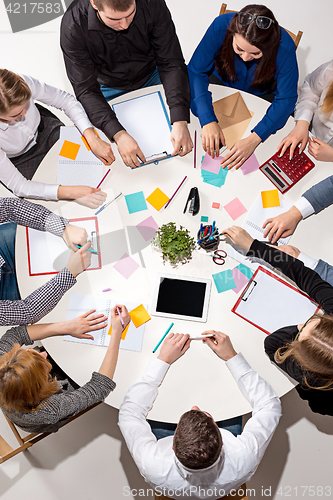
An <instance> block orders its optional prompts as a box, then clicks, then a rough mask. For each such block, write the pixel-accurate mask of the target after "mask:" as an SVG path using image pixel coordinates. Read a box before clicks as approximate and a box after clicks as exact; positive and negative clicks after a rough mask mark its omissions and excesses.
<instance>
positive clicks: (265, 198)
mask: <svg viewBox="0 0 333 500" xmlns="http://www.w3.org/2000/svg"><path fill="white" fill-rule="evenodd" d="M261 199H262V206H263V208H270V207H279V206H280V198H279V191H278V190H277V189H271V190H270V191H261Z"/></svg>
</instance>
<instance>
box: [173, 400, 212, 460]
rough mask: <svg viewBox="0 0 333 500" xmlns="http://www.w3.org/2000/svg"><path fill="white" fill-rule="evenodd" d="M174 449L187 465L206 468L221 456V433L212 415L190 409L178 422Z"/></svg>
mask: <svg viewBox="0 0 333 500" xmlns="http://www.w3.org/2000/svg"><path fill="white" fill-rule="evenodd" d="M173 449H174V452H175V455H176V457H177V458H178V460H179V461H180V462H181V463H182V464H183V465H185V467H188V468H189V469H206V468H207V467H209V466H210V465H213V464H214V463H215V462H216V460H217V459H218V457H219V456H220V453H221V449H222V437H221V433H220V431H219V429H218V427H217V425H216V423H215V422H214V420H213V419H212V417H209V416H208V415H206V414H205V413H204V412H202V411H199V410H190V411H188V412H186V413H184V414H183V415H182V416H181V418H180V420H179V422H178V425H177V428H176V431H175V435H174V438H173Z"/></svg>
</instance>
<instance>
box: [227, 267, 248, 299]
mask: <svg viewBox="0 0 333 500" xmlns="http://www.w3.org/2000/svg"><path fill="white" fill-rule="evenodd" d="M231 274H232V276H233V278H234V281H235V283H236V288H233V291H234V292H235V293H238V292H240V291H241V290H242V288H244V286H245V285H246V284H247V283H248V282H249V278H247V277H246V276H245V274H243V273H242V272H240V270H239V269H237V267H235V268H234V269H231Z"/></svg>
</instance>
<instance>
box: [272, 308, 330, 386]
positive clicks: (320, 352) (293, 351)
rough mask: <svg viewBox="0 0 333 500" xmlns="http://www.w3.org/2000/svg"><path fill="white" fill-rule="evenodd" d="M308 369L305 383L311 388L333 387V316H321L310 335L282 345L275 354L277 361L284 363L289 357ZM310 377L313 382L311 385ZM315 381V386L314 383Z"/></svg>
mask: <svg viewBox="0 0 333 500" xmlns="http://www.w3.org/2000/svg"><path fill="white" fill-rule="evenodd" d="M290 356H291V357H293V358H294V359H295V360H296V361H297V363H298V364H299V365H300V366H301V367H302V368H304V369H305V370H307V372H308V376H306V375H304V383H305V385H307V386H308V387H309V388H311V389H321V390H324V389H332V385H333V317H332V316H329V315H326V314H325V315H323V316H319V322H318V324H316V325H315V326H314V328H313V330H312V331H311V333H310V335H309V336H308V337H305V338H304V339H302V340H294V341H293V342H291V343H290V344H287V345H286V346H283V347H280V348H279V349H278V350H277V351H276V352H275V354H274V359H275V361H276V363H278V364H280V363H283V361H285V360H286V359H287V358H288V357H290ZM308 378H310V379H311V380H312V381H313V382H312V384H311V385H310V383H309V381H308ZM314 383H315V386H314V385H313V384H314Z"/></svg>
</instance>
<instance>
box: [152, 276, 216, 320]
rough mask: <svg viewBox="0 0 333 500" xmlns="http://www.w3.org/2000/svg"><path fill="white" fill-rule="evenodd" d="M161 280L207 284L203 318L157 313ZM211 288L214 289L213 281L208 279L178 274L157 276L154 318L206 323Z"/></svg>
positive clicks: (153, 306) (153, 300)
mask: <svg viewBox="0 0 333 500" xmlns="http://www.w3.org/2000/svg"><path fill="white" fill-rule="evenodd" d="M161 278H169V279H177V280H184V281H194V282H198V283H205V284H206V292H205V298H204V304H203V309H202V315H201V317H196V316H185V315H181V314H172V313H165V312H160V311H156V306H157V299H158V293H159V289H160V283H161ZM211 288H212V280H210V279H208V278H195V277H193V276H179V275H178V274H164V273H159V274H157V275H156V283H155V286H154V292H153V299H152V307H151V314H152V315H153V316H162V317H164V318H172V319H181V320H186V321H197V322H198V323H206V321H207V315H208V306H209V299H210V292H211Z"/></svg>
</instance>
